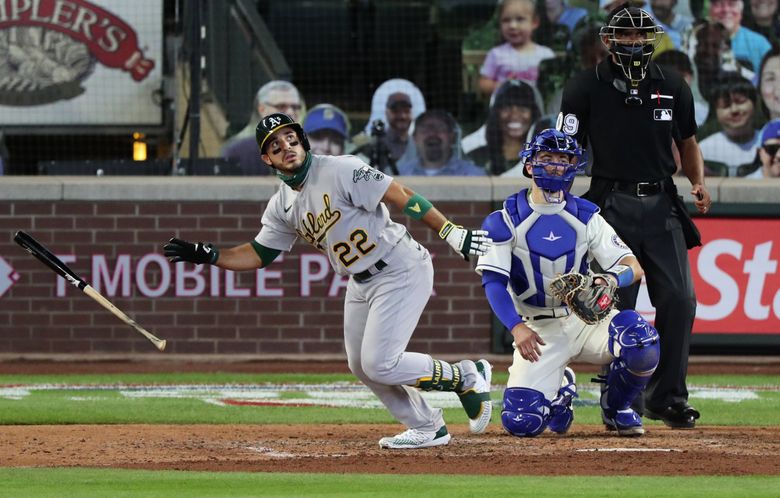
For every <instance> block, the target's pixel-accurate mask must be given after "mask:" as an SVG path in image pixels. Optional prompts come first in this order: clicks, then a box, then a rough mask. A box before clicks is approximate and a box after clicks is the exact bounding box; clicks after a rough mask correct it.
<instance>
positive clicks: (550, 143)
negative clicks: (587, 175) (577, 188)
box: [520, 128, 585, 192]
mask: <svg viewBox="0 0 780 498" xmlns="http://www.w3.org/2000/svg"><path fill="white" fill-rule="evenodd" d="M542 151H545V152H558V153H563V154H567V155H569V156H573V157H574V158H575V159H576V160H575V161H574V163H573V164H570V163H553V162H539V161H536V160H535V158H536V155H537V154H538V153H539V152H542ZM520 158H521V159H522V162H523V174H524V175H525V176H526V177H527V178H531V175H529V173H528V171H527V169H526V168H525V165H526V164H528V162H529V161H531V166H532V171H533V179H534V182H535V183H536V184H537V185H538V186H539V187H541V188H542V189H544V190H545V191H549V192H559V191H561V190H568V189H569V187H570V186H571V183H572V182H573V181H574V176H575V175H576V174H577V172H578V171H579V170H580V169H581V168H582V167H583V166H584V165H585V160H584V158H583V152H582V149H581V148H580V146H579V144H578V143H577V140H576V139H575V138H574V137H572V136H569V135H567V134H565V133H564V132H562V131H560V130H556V129H554V128H547V129H546V130H542V131H540V132H539V133H537V134H536V135H535V136H534V138H533V140H531V141H530V142H528V143H527V144H525V148H524V149H523V150H522V151H521V152H520ZM550 166H555V167H563V174H560V175H559V174H556V173H558V172H557V171H554V172H551V171H548V168H549V167H550ZM556 169H557V168H556Z"/></svg>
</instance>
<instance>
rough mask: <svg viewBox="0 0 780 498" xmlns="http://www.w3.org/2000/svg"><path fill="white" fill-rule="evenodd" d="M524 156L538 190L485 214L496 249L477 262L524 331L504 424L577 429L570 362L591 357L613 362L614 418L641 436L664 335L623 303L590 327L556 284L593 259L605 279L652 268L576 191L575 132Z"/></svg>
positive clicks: (610, 408) (605, 399) (625, 432)
mask: <svg viewBox="0 0 780 498" xmlns="http://www.w3.org/2000/svg"><path fill="white" fill-rule="evenodd" d="M520 157H521V160H522V161H523V163H524V167H525V170H524V173H525V175H526V176H527V177H529V178H533V181H532V185H531V188H530V189H526V190H522V191H520V192H519V193H517V194H514V195H512V196H510V197H508V198H507V199H506V200H505V201H504V207H503V209H501V210H499V211H495V212H493V213H491V214H490V215H489V216H488V217H487V218H486V219H485V221H484V223H483V225H482V227H483V228H484V229H486V230H487V231H488V233H489V235H490V237H491V238H492V239H493V246H492V247H491V248H490V249H489V251H488V253H487V254H486V255H484V256H481V257H480V258H479V262H478V264H477V272H478V273H480V274H481V275H482V283H483V286H484V288H485V293H486V295H487V298H488V301H489V302H490V306H491V307H492V308H493V310H494V312H495V313H496V315H497V316H498V317H499V318H500V319H501V321H502V323H503V324H504V325H505V326H506V327H507V329H509V330H510V331H511V332H512V335H513V337H514V347H515V351H514V357H513V363H512V366H511V367H510V368H509V380H508V383H507V389H506V390H505V391H504V407H503V411H502V413H501V421H502V423H503V425H504V428H505V429H506V430H507V431H508V432H509V433H511V434H514V435H515V436H536V435H538V434H541V433H542V432H544V430H545V428H547V427H549V428H550V430H552V431H553V432H556V433H560V434H563V433H565V432H567V431H568V429H569V427H570V426H571V423H572V421H573V419H574V412H573V411H572V408H571V404H572V398H574V397H575V396H576V380H575V376H574V372H573V371H572V370H571V369H570V368H568V367H567V365H568V363H569V362H572V361H582V362H588V363H595V364H598V365H603V364H607V363H609V364H610V368H609V374H608V375H607V377H606V384H607V390H606V392H605V393H604V395H603V396H602V399H601V406H602V408H604V413H605V414H606V417H607V418H606V420H607V423H608V424H609V426H610V428H611V429H613V430H616V431H617V433H618V434H619V435H621V436H638V435H641V434H643V433H644V429H643V428H642V420H641V418H639V416H638V415H637V414H636V413H635V412H634V411H633V410H631V408H629V406H630V404H631V401H632V400H633V399H634V398H635V397H636V396H637V394H639V392H640V391H641V389H642V388H643V387H644V386H645V384H646V383H647V382H648V380H649V379H650V376H651V375H652V373H653V371H654V370H655V367H656V365H657V364H658V351H659V345H658V333H657V332H656V331H655V329H654V328H653V327H652V326H650V325H649V324H648V323H647V322H645V320H644V319H643V318H642V316H641V315H639V314H638V313H637V312H635V311H633V310H626V311H622V312H620V313H618V312H617V311H615V310H613V311H612V312H611V313H610V314H609V315H608V317H607V318H606V319H605V320H604V321H602V322H600V323H597V324H595V325H588V324H586V323H585V322H583V321H582V320H581V319H580V318H579V317H578V316H576V315H574V314H572V313H571V312H570V309H569V308H568V307H567V306H565V305H563V303H562V302H561V301H560V300H559V299H557V298H556V297H554V296H553V295H552V294H551V292H550V288H549V286H550V282H551V281H552V280H553V279H555V278H556V276H557V275H559V274H567V273H569V272H579V273H587V271H588V265H589V264H590V263H591V262H592V261H593V260H595V262H596V263H598V265H599V266H600V267H601V268H603V269H604V270H605V273H604V274H601V275H599V276H598V277H597V278H595V279H594V280H595V282H596V284H597V285H617V286H620V287H624V286H627V285H630V284H632V283H633V282H636V281H638V280H639V279H640V278H642V274H643V272H642V268H641V267H640V266H639V263H638V262H637V259H636V258H635V257H634V255H633V254H632V253H631V251H630V249H629V248H628V247H626V245H625V244H624V243H623V241H621V240H620V238H619V237H618V236H617V235H616V234H615V231H614V230H613V229H612V227H610V226H609V225H608V224H607V223H606V222H605V221H604V219H603V218H602V217H601V216H600V215H599V209H598V207H596V206H595V205H594V204H592V203H590V202H588V201H585V200H583V199H580V198H578V197H575V196H573V195H571V194H569V193H568V190H569V188H570V187H571V183H572V181H573V180H574V176H575V175H576V174H577V172H578V170H579V169H580V168H581V167H582V165H583V164H584V161H583V160H582V150H581V149H580V147H579V146H578V144H577V142H576V140H575V139H574V138H572V137H570V136H568V135H566V134H564V133H563V132H561V131H558V130H554V129H547V130H543V131H541V132H540V133H539V134H537V135H536V136H535V137H534V138H533V140H532V141H531V142H529V143H528V144H526V147H525V149H524V150H523V151H522V152H521V153H520ZM608 280H612V282H609V281H608Z"/></svg>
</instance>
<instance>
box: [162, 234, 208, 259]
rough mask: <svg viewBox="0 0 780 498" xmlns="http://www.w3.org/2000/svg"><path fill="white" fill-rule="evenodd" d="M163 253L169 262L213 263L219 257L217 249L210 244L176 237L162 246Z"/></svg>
mask: <svg viewBox="0 0 780 498" xmlns="http://www.w3.org/2000/svg"><path fill="white" fill-rule="evenodd" d="M163 254H165V257H167V258H168V259H170V260H171V263H178V262H179V261H187V262H188V263H195V264H196V265H200V264H203V263H207V264H210V265H213V264H214V263H216V262H217V258H219V251H218V250H217V248H216V247H214V246H213V245H212V244H204V243H203V242H196V243H194V244H193V243H192V242H187V241H186V240H181V239H177V238H176V237H174V238H172V239H171V240H169V241H168V243H167V244H165V246H164V247H163Z"/></svg>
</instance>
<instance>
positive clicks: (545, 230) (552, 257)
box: [504, 190, 598, 308]
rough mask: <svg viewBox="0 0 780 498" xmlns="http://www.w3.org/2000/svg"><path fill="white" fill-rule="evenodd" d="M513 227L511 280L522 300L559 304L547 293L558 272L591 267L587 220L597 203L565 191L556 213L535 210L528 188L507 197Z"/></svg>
mask: <svg viewBox="0 0 780 498" xmlns="http://www.w3.org/2000/svg"><path fill="white" fill-rule="evenodd" d="M504 210H505V211H506V213H507V214H508V215H509V219H510V221H511V223H512V226H513V230H514V246H513V248H512V266H511V269H510V276H509V283H510V285H511V287H512V291H513V292H514V294H515V295H516V296H517V297H516V298H515V299H516V300H517V301H521V302H522V303H523V304H526V305H530V306H536V307H541V308H552V307H556V306H560V305H561V302H560V301H559V300H558V299H556V298H554V297H552V296H550V295H548V294H547V289H548V288H549V284H550V281H551V280H552V279H553V278H555V277H556V276H557V275H558V274H562V273H569V272H572V271H578V272H583V273H584V272H586V271H587V269H588V263H589V261H588V260H587V254H588V236H587V224H588V221H590V219H591V217H592V216H593V215H594V214H595V213H596V212H598V207H597V206H596V205H595V204H593V203H591V202H588V201H586V200H584V199H579V198H576V197H573V196H572V195H571V194H569V193H566V194H565V205H564V206H563V209H561V210H560V211H558V212H556V213H554V214H542V213H539V212H537V211H534V210H533V209H532V208H531V206H530V205H529V203H528V196H527V190H522V191H520V192H518V193H517V194H514V195H511V196H509V197H508V198H507V199H506V200H505V201H504Z"/></svg>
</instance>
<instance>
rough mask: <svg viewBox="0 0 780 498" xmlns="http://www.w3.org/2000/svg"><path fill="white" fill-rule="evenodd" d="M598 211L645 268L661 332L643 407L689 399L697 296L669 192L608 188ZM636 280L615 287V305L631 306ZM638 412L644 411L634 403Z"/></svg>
mask: <svg viewBox="0 0 780 498" xmlns="http://www.w3.org/2000/svg"><path fill="white" fill-rule="evenodd" d="M601 215H602V216H603V217H604V219H606V220H607V222H609V224H610V225H612V227H613V228H614V229H615V231H616V232H617V233H618V235H619V236H620V237H621V238H622V239H623V241H624V242H625V243H626V244H627V245H628V246H629V247H630V248H631V250H632V251H633V253H634V255H636V257H637V259H638V260H639V263H640V264H641V265H642V268H643V269H644V271H645V279H646V282H647V290H648V293H649V295H650V301H651V302H652V304H653V306H654V307H655V309H656V315H655V328H656V329H657V330H658V334H659V335H660V337H661V340H660V342H661V344H660V346H661V355H660V362H659V364H658V368H657V369H656V371H655V373H654V374H653V377H652V378H651V380H650V383H649V384H648V385H647V388H646V389H645V394H644V406H646V407H647V408H649V409H651V410H653V411H658V412H660V411H663V410H664V409H665V408H666V407H667V406H670V405H673V404H675V403H679V402H687V401H688V388H687V386H686V381H685V379H686V376H687V374H688V351H689V348H690V338H691V330H692V329H693V320H694V317H695V315H696V295H695V293H694V289H693V280H692V279H691V270H690V264H689V262H688V249H687V247H686V244H685V238H684V236H683V232H682V228H681V225H680V220H679V218H678V212H677V208H676V207H675V205H674V204H673V203H672V200H671V198H670V196H669V194H667V193H665V192H660V193H657V194H655V195H650V196H645V197H638V196H636V195H634V194H628V193H623V192H614V191H612V192H609V193H607V194H606V197H605V198H604V202H603V207H602V211H601ZM639 287H640V284H639V283H636V284H634V285H632V286H630V287H625V288H622V289H620V290H619V291H618V297H619V299H620V301H619V303H618V308H620V309H635V306H636V300H637V296H638V294H639ZM634 407H635V409H637V408H638V410H637V411H639V412H640V413H642V412H643V411H644V410H643V409H642V408H643V407H642V406H638V404H635V405H634Z"/></svg>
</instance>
